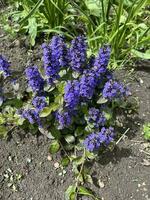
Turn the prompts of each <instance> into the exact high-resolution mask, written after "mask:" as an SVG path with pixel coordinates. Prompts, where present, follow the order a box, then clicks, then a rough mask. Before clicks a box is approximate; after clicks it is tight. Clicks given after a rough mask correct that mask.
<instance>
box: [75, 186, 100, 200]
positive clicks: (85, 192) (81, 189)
mask: <svg viewBox="0 0 150 200" xmlns="http://www.w3.org/2000/svg"><path fill="white" fill-rule="evenodd" d="M79 194H80V195H84V196H90V197H92V198H93V199H94V200H98V198H97V197H95V196H94V194H93V192H91V191H90V190H89V189H87V188H85V187H83V186H80V187H79Z"/></svg>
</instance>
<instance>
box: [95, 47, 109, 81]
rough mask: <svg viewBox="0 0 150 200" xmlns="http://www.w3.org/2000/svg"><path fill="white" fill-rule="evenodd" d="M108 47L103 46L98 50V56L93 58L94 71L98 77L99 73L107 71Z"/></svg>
mask: <svg viewBox="0 0 150 200" xmlns="http://www.w3.org/2000/svg"><path fill="white" fill-rule="evenodd" d="M110 52H111V50H110V48H109V47H104V48H101V49H100V50H99V54H98V56H97V57H96V58H95V62H94V71H95V72H96V75H97V76H98V77H100V76H101V75H103V74H105V73H106V71H107V65H108V63H109V59H110Z"/></svg>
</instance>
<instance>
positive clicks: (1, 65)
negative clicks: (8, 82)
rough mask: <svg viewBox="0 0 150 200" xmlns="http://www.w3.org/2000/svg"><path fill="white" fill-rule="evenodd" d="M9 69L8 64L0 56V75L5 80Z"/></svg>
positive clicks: (8, 74)
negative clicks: (0, 74)
mask: <svg viewBox="0 0 150 200" xmlns="http://www.w3.org/2000/svg"><path fill="white" fill-rule="evenodd" d="M9 67H10V64H9V62H8V61H7V60H6V59H5V58H4V57H3V56H2V55H0V73H1V72H2V74H3V75H4V77H5V78H7V77H8V76H10V71H9Z"/></svg>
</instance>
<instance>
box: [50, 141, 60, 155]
mask: <svg viewBox="0 0 150 200" xmlns="http://www.w3.org/2000/svg"><path fill="white" fill-rule="evenodd" d="M59 149H60V144H59V142H58V141H57V140H55V141H53V142H52V143H51V145H50V148H49V152H50V153H51V154H54V153H57V152H58V151H59Z"/></svg>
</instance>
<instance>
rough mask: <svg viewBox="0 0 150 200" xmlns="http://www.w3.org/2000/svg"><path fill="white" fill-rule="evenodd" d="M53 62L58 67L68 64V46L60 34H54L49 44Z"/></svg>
mask: <svg viewBox="0 0 150 200" xmlns="http://www.w3.org/2000/svg"><path fill="white" fill-rule="evenodd" d="M50 48H51V52H52V58H53V62H56V64H57V65H58V66H59V67H65V66H68V48H67V45H66V44H65V40H64V38H63V37H61V36H54V37H53V38H52V40H51V44H50Z"/></svg>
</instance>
